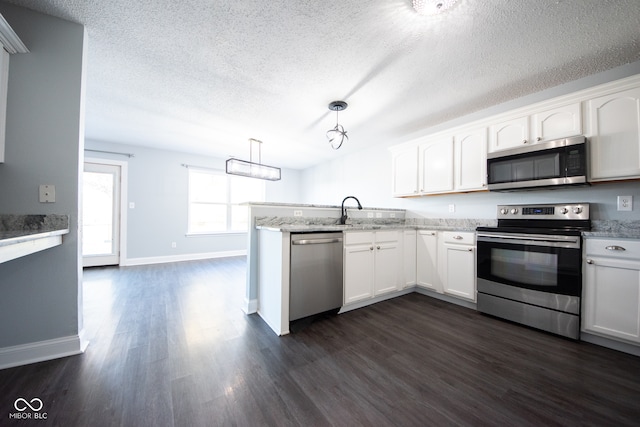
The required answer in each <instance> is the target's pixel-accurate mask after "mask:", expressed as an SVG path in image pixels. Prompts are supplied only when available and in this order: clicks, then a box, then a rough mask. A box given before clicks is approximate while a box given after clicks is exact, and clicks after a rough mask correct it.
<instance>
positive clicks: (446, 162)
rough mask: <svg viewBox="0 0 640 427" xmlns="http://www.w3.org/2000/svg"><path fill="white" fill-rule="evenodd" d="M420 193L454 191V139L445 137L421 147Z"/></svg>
mask: <svg viewBox="0 0 640 427" xmlns="http://www.w3.org/2000/svg"><path fill="white" fill-rule="evenodd" d="M419 153H420V157H419V167H418V169H419V174H418V176H419V178H420V181H419V182H420V188H419V191H420V193H423V194H429V193H447V192H451V191H453V138H452V137H451V136H445V137H442V138H437V139H433V140H430V141H427V142H424V143H422V144H420V146H419Z"/></svg>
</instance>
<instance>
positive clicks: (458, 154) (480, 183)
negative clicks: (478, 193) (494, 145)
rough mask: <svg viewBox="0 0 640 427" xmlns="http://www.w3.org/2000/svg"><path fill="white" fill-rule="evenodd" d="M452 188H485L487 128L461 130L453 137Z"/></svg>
mask: <svg viewBox="0 0 640 427" xmlns="http://www.w3.org/2000/svg"><path fill="white" fill-rule="evenodd" d="M454 153H455V163H454V167H453V169H454V173H455V177H454V188H455V190H456V191H472V190H484V189H486V188H487V128H484V127H483V128H480V129H474V130H471V131H469V132H461V133H459V134H457V135H456V136H455V137H454Z"/></svg>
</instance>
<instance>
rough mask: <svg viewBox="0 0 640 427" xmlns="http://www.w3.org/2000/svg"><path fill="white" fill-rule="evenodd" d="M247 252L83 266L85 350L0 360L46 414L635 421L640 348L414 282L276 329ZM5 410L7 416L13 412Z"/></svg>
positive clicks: (239, 419)
mask: <svg viewBox="0 0 640 427" xmlns="http://www.w3.org/2000/svg"><path fill="white" fill-rule="evenodd" d="M245 266H246V260H245V258H244V257H233V258H226V259H215V260H204V261H193V262H181V263H172V264H162V265H152V266H135V267H126V268H117V267H106V268H92V269H87V270H85V275H84V284H83V286H84V298H85V316H84V317H85V328H86V334H87V336H88V337H90V340H91V344H90V346H89V348H88V349H87V352H86V353H85V354H82V355H79V356H73V357H67V358H63V359H58V360H53V361H48V362H42V363H37V364H32V365H27V366H23V367H17V368H12V369H5V370H2V371H0V419H2V420H3V421H0V424H1V425H5V424H7V425H18V426H19V425H22V426H24V425H26V424H25V423H24V422H23V421H22V420H10V419H8V413H9V412H10V411H11V408H12V405H13V402H14V401H15V399H17V398H18V397H39V398H41V399H42V401H43V403H44V405H45V408H46V411H47V414H48V418H47V419H46V420H41V422H38V424H37V425H42V426H65V427H66V426H87V425H91V426H129V425H136V426H145V425H153V426H169V427H171V426H217V425H220V426H246V425H269V426H271V425H274V426H289V425H290V426H344V425H349V426H359V425H362V426H386V425H389V426H399V425H402V426H424V425H437V426H440V425H461V426H504V425H517V426H540V425H545V426H576V425H587V426H589V425H592V426H609V425H615V426H637V425H638V424H639V420H640V404H638V401H639V400H638V398H639V397H640V358H638V357H635V356H631V355H628V354H624V353H620V352H617V351H613V350H610V349H606V348H603V347H599V346H595V345H592V344H589V343H584V342H575V341H571V340H567V339H564V338H561V337H558V336H554V335H551V334H547V333H544V332H540V331H537V330H533V329H529V328H526V327H522V326H520V325H515V324H512V323H509V322H505V321H502V320H500V319H495V318H492V317H489V316H485V315H482V314H479V313H477V312H476V311H474V310H470V309H467V308H464V307H460V306H456V305H452V304H449V303H446V302H443V301H440V300H435V299H433V298H430V297H428V296H424V295H420V294H409V295H405V296H403V297H399V298H395V299H392V300H389V301H385V302H382V303H378V304H375V305H372V306H369V307H365V308H362V309H358V310H353V311H350V312H347V313H345V314H341V315H338V316H325V317H321V318H319V319H317V320H315V321H314V322H306V324H304V325H301V326H300V330H299V331H298V332H296V333H294V334H291V335H288V336H284V337H278V336H276V335H275V334H274V333H273V332H272V331H271V330H270V329H269V327H268V326H266V324H265V323H264V322H263V321H262V319H260V317H259V316H257V315H249V316H247V315H245V314H244V313H242V311H241V310H240V307H241V305H242V304H243V302H244V301H243V300H244V283H245V280H246V271H245V268H246V267H245ZM5 421H6V422H5Z"/></svg>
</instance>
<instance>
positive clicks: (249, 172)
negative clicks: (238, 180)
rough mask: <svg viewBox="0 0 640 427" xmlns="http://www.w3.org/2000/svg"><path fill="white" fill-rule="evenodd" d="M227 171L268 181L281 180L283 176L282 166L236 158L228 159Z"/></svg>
mask: <svg viewBox="0 0 640 427" xmlns="http://www.w3.org/2000/svg"><path fill="white" fill-rule="evenodd" d="M226 172H227V173H228V174H229V175H240V176H247V177H249V178H258V179H266V180H268V181H279V180H280V178H281V176H280V168H276V167H274V166H267V165H263V164H262V163H253V162H248V161H246V160H239V159H234V158H231V159H229V160H227V167H226Z"/></svg>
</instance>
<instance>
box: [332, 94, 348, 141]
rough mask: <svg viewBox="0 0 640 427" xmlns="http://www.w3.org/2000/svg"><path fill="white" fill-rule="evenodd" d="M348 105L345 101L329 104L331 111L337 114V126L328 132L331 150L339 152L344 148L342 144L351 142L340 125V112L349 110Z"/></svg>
mask: <svg viewBox="0 0 640 427" xmlns="http://www.w3.org/2000/svg"><path fill="white" fill-rule="evenodd" d="M347 105H348V104H347V103H346V102H344V101H333V102H332V103H331V104H329V110H331V111H335V112H336V126H335V127H334V128H333V129H329V130H328V131H327V139H328V140H329V144H330V145H331V148H333V149H334V150H337V149H338V148H340V147H341V146H342V143H343V142H345V141H348V140H349V137H348V136H347V131H346V130H344V127H343V126H342V125H341V124H339V123H338V112H339V111H342V110H345V109H346V108H347Z"/></svg>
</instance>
